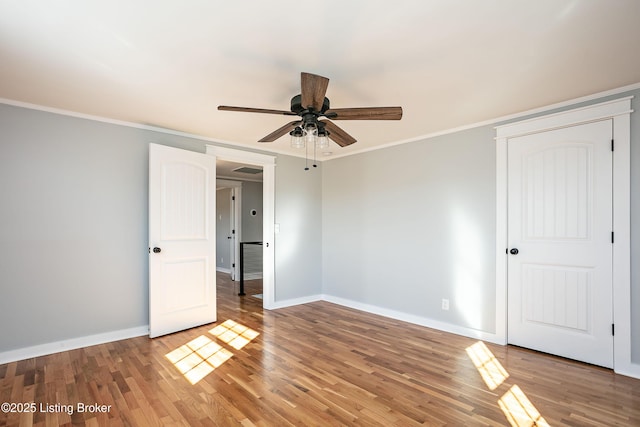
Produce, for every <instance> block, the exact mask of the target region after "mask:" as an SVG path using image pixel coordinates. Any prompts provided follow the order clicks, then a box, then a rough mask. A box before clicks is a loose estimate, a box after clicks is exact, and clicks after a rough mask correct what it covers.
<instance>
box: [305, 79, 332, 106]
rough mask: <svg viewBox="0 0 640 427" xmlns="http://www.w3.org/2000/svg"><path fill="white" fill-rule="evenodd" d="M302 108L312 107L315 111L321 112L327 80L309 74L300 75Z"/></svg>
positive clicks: (327, 84)
mask: <svg viewBox="0 0 640 427" xmlns="http://www.w3.org/2000/svg"><path fill="white" fill-rule="evenodd" d="M300 86H301V95H302V108H309V107H312V108H313V109H314V110H316V111H320V110H322V104H323V103H324V95H325V94H326V93H327V87H328V86H329V79H328V78H326V77H322V76H318V75H315V74H311V73H301V74H300Z"/></svg>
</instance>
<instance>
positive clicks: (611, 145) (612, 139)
mask: <svg viewBox="0 0 640 427" xmlns="http://www.w3.org/2000/svg"><path fill="white" fill-rule="evenodd" d="M611 151H613V139H612V140H611Z"/></svg>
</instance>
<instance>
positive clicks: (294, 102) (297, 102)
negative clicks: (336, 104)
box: [291, 95, 329, 114]
mask: <svg viewBox="0 0 640 427" xmlns="http://www.w3.org/2000/svg"><path fill="white" fill-rule="evenodd" d="M328 109H329V98H327V97H325V98H324V101H323V102H322V109H321V110H320V111H319V113H324V112H325V111H327V110H328ZM304 110H306V108H303V107H302V95H296V96H294V97H293V98H291V111H292V112H294V113H296V114H300V113H301V112H303V111H304Z"/></svg>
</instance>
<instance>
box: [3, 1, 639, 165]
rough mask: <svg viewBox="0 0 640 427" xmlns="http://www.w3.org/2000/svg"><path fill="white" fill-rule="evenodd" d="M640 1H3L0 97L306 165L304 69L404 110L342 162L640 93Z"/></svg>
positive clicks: (375, 124) (362, 99)
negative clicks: (300, 109)
mask: <svg viewBox="0 0 640 427" xmlns="http://www.w3.org/2000/svg"><path fill="white" fill-rule="evenodd" d="M639 19H640V1H638V0H616V1H588V0H520V1H518V0H399V1H395V2H390V1H388V0H350V1H344V0H342V1H340V0H325V1H321V2H313V3H312V2H300V1H294V0H271V1H259V0H255V1H248V0H245V1H242V0H235V1H226V2H222V1H207V0H200V1H195V0H194V1H189V2H182V1H179V0H173V1H171V0H155V1H152V0H147V1H142V0H111V1H104V0H75V1H72V0H57V1H47V0H39V1H37V0H2V1H0V98H4V99H5V101H6V100H12V101H18V102H19V103H32V104H37V105H41V106H45V107H50V108H56V109H63V110H69V111H73V112H78V113H83V114H88V115H95V116H100V117H105V118H109V119H115V120H122V121H128V122H133V123H139V124H144V125H151V126H158V127H162V128H169V129H172V130H176V131H180V132H186V133H190V134H195V135H200V136H205V137H208V138H212V139H214V140H218V141H221V142H231V143H234V144H238V145H242V146H248V147H252V148H260V149H264V150H269V151H275V152H282V153H287V152H291V154H295V155H300V154H301V153H300V152H299V151H295V152H294V151H291V150H293V149H291V148H289V141H288V136H286V137H283V138H280V139H279V140H278V141H276V142H274V143H270V144H260V143H257V142H256V141H257V140H258V139H260V138H261V137H263V136H265V135H267V134H268V133H270V132H271V131H273V130H275V129H276V128H278V127H280V126H281V125H283V124H284V123H286V122H288V121H290V120H291V118H290V117H286V116H277V115H266V114H255V113H235V112H226V111H217V110H216V107H217V105H220V104H224V105H236V106H246V107H258V108H272V109H284V110H287V109H288V108H289V104H290V99H291V97H292V96H293V95H296V94H298V93H299V92H300V87H299V86H300V72H301V71H307V72H311V73H315V74H320V75H323V76H326V77H329V78H330V79H331V81H330V83H329V89H328V91H327V97H328V98H329V99H330V100H331V106H332V107H334V108H341V107H368V106H395V105H400V106H402V107H403V109H404V117H403V119H402V120H401V121H386V122H383V121H358V122H356V121H340V122H338V124H339V125H340V126H341V127H343V128H344V129H345V130H346V131H347V132H349V133H350V134H351V135H353V136H354V137H356V138H357V139H358V142H357V143H355V144H353V145H352V146H351V147H348V148H340V147H338V146H337V145H336V144H333V143H332V145H331V149H330V151H332V152H333V153H334V154H333V155H334V156H338V155H344V154H351V153H355V152H360V151H363V150H368V149H372V148H374V147H376V146H380V145H387V144H390V143H397V142H401V141H407V140H413V139H417V138H419V137H421V136H425V135H430V134H434V133H438V132H442V131H445V130H448V129H453V128H457V127H462V126H466V125H470V124H473V123H478V122H483V121H486V120H491V119H494V118H497V117H503V116H506V115H510V114H514V113H518V112H521V111H527V110H531V109H535V108H538V107H542V106H545V105H551V104H555V103H558V102H562V101H566V100H570V99H574V98H579V97H582V96H586V95H590V94H593V93H598V92H602V91H607V90H611V89H615V88H619V87H623V86H627V85H631V84H636V83H638V82H640V54H639V50H638V49H639V46H640V25H639V24H638V21H639Z"/></svg>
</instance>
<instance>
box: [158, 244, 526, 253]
mask: <svg viewBox="0 0 640 427" xmlns="http://www.w3.org/2000/svg"><path fill="white" fill-rule="evenodd" d="M512 250H513V249H512ZM160 252H162V249H160V248H159V247H157V246H156V247H155V248H153V253H154V254H159V253H160Z"/></svg>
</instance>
